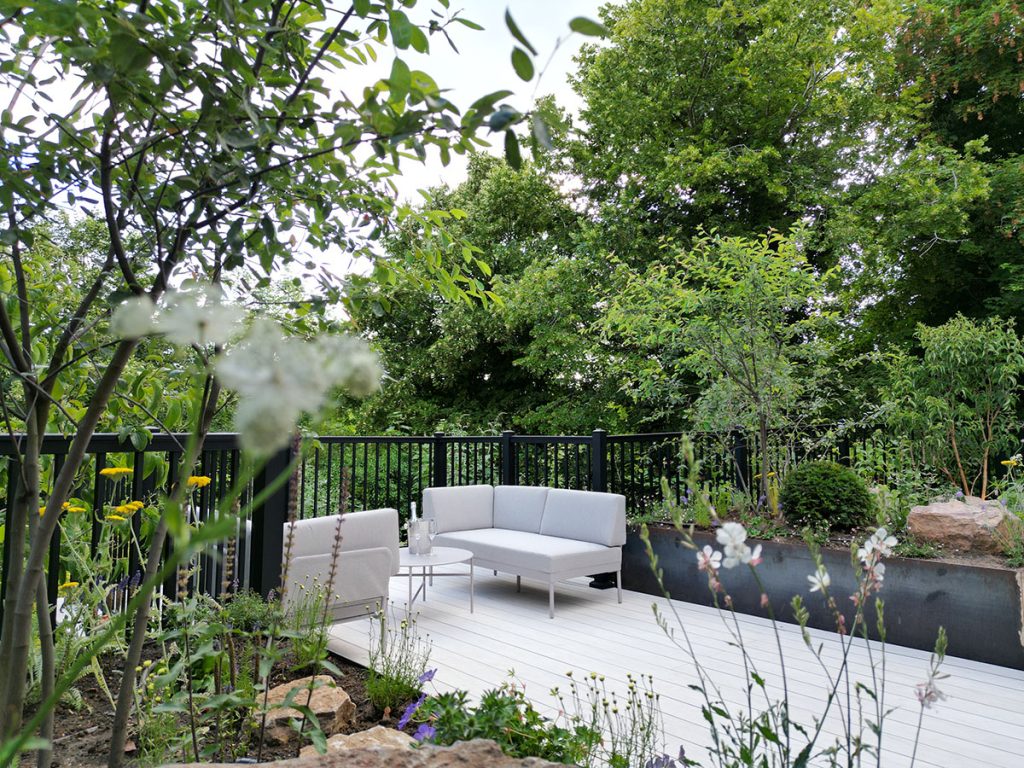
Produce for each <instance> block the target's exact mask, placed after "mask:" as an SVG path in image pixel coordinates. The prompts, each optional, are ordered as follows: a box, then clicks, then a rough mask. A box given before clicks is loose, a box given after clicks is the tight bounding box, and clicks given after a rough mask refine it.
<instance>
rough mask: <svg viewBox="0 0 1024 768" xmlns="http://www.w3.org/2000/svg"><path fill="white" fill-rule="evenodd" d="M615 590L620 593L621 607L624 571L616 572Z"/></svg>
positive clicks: (620, 603) (620, 602)
mask: <svg viewBox="0 0 1024 768" xmlns="http://www.w3.org/2000/svg"><path fill="white" fill-rule="evenodd" d="M615 588H616V589H617V590H618V592H619V605H622V570H621V569H619V570H617V571H616V572H615Z"/></svg>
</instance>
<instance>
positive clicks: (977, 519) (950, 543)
mask: <svg viewBox="0 0 1024 768" xmlns="http://www.w3.org/2000/svg"><path fill="white" fill-rule="evenodd" d="M1008 518H1009V513H1007V511H1006V510H1005V509H1004V508H1003V505H1002V504H1000V503H999V502H998V501H982V500H981V499H979V498H976V497H974V496H968V497H967V498H966V499H965V500H964V501H955V500H954V501H937V502H934V503H932V504H927V505H925V506H922V507H914V508H913V509H911V510H910V516H909V517H908V518H907V528H908V529H909V531H910V532H911V533H912V534H913V535H914V538H916V539H918V540H920V541H928V542H931V543H933V544H938V545H939V546H941V547H943V548H945V549H948V550H953V551H956V552H984V553H990V554H999V553H1000V552H1001V551H1002V547H1001V545H1000V543H999V542H1000V538H1001V537H1005V536H1006V535H1007V533H1008V530H1009V526H1010V522H1009V519H1008Z"/></svg>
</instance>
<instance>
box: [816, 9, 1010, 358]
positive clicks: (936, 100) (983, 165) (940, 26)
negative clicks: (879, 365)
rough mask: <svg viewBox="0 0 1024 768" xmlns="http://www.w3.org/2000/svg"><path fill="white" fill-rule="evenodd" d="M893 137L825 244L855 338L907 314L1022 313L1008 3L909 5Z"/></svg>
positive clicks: (866, 341) (902, 29) (900, 40)
mask: <svg viewBox="0 0 1024 768" xmlns="http://www.w3.org/2000/svg"><path fill="white" fill-rule="evenodd" d="M894 39H895V41H896V46H895V49H894V52H895V54H896V63H897V69H896V71H895V79H894V80H893V81H891V82H888V83H887V82H886V80H885V78H876V82H877V87H878V88H879V89H880V90H882V91H885V92H888V93H889V94H890V99H891V100H892V101H893V102H904V103H905V104H906V105H908V106H913V105H916V107H915V109H914V110H913V112H912V113H911V117H912V119H910V120H904V121H903V122H902V124H901V125H900V126H898V135H901V136H902V139H901V143H900V144H897V145H895V146H892V147H891V148H890V151H888V152H887V153H886V154H885V155H880V156H879V157H878V158H877V160H876V162H875V168H876V172H875V173H874V174H873V175H872V176H870V177H867V178H865V179H861V180H858V181H857V182H856V183H854V184H853V185H851V187H850V189H849V191H848V195H847V197H846V199H845V201H844V203H843V205H842V206H841V208H840V209H839V211H838V213H837V215H836V216H835V217H834V220H833V221H832V222H830V232H829V233H828V237H831V238H834V239H833V241H832V242H831V243H830V244H829V246H828V247H830V248H832V249H833V250H834V252H836V253H837V259H839V260H842V261H844V262H845V263H846V264H848V265H850V266H851V267H852V268H851V269H850V270H848V275H849V280H850V286H851V297H852V299H853V300H854V301H856V302H859V303H862V304H865V305H867V306H866V308H865V311H863V313H862V314H863V320H864V322H863V326H862V328H863V334H862V336H863V340H862V346H868V345H870V344H871V343H872V339H877V338H879V337H881V338H889V339H892V340H894V341H898V342H900V343H909V342H912V341H913V338H914V333H915V329H916V326H917V324H918V323H924V324H926V325H932V326H935V325H941V324H943V323H945V322H946V321H947V320H949V319H950V318H951V317H953V316H954V315H955V314H957V313H962V314H964V315H966V316H968V317H975V318H981V317H985V316H990V315H1002V316H1005V317H1014V318H1017V319H1018V320H1019V319H1021V318H1022V312H1024V282H1022V280H1024V228H1022V221H1024V192H1022V190H1024V175H1022V174H1024V165H1022V162H1021V159H1022V157H1024V154H1022V153H1024V79H1022V72H1024V69H1022V66H1021V61H1022V49H1024V19H1022V16H1021V10H1020V8H1019V7H1018V6H1017V4H1015V3H1005V2H999V1H997V0H990V1H988V2H977V3H960V2H956V0H937V1H934V0H933V1H929V2H919V3H916V4H914V6H913V7H912V8H911V10H910V11H909V13H908V14H907V16H906V18H905V19H904V20H903V21H902V23H901V24H900V25H899V26H898V27H897V28H896V31H895V35H894Z"/></svg>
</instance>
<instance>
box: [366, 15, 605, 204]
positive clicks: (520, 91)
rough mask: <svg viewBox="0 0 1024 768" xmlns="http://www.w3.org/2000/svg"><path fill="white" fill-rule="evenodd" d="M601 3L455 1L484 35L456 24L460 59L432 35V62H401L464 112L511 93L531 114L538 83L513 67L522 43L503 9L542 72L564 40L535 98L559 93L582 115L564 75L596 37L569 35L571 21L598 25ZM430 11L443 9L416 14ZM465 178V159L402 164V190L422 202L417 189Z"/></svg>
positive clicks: (413, 58) (410, 56) (410, 58)
mask: <svg viewBox="0 0 1024 768" xmlns="http://www.w3.org/2000/svg"><path fill="white" fill-rule="evenodd" d="M602 5H605V2H602V0H462V2H461V3H459V2H458V0H452V4H451V8H452V10H453V11H454V10H457V9H459V8H463V9H464V11H463V13H462V14H461V16H462V17H463V18H466V19H470V20H471V21H475V22H476V23H477V24H479V25H481V26H482V27H484V31H482V32H478V31H475V30H472V29H469V28H468V27H464V26H462V25H461V24H453V25H452V26H451V27H449V33H450V34H451V35H452V39H453V40H454V41H455V44H456V46H458V48H459V53H458V54H456V53H455V52H454V51H452V49H451V47H450V46H449V45H448V43H447V42H445V40H444V38H443V37H440V36H438V35H433V36H432V37H431V38H430V41H431V43H430V45H431V50H430V54H429V56H424V55H421V54H417V53H416V52H414V51H411V50H410V51H408V52H404V53H403V54H402V58H404V59H405V60H406V61H407V62H408V64H409V66H410V67H412V68H414V69H422V70H423V71H424V72H426V73H427V74H429V75H431V76H432V77H433V78H434V79H435V80H436V81H437V83H438V85H440V86H441V87H442V88H449V89H450V91H449V93H448V94H447V97H448V99H449V101H451V102H453V103H454V104H456V105H457V106H458V107H459V108H460V109H465V108H466V107H467V106H468V105H469V104H471V103H472V102H473V101H475V100H476V99H477V98H479V97H480V96H483V95H484V94H486V93H491V92H493V91H497V90H510V91H513V92H514V95H513V96H510V97H509V98H508V99H507V101H508V102H509V103H511V104H513V105H514V106H516V107H517V108H519V109H521V110H525V109H528V108H529V107H530V105H531V103H532V97H533V96H534V89H535V88H537V84H536V82H531V83H524V82H523V81H522V80H520V79H519V78H518V77H517V76H516V74H515V71H514V70H513V69H512V64H511V61H510V58H509V57H510V55H511V53H512V48H513V46H514V45H516V42H515V40H514V39H513V37H512V35H511V34H510V33H509V31H508V28H507V27H506V26H505V9H506V8H508V9H509V10H511V12H512V17H513V18H514V19H515V21H516V24H517V25H518V26H519V29H520V30H521V31H522V33H523V34H524V35H525V36H526V39H527V40H529V41H530V43H531V44H532V45H533V47H534V48H536V49H537V52H538V53H539V54H540V55H539V56H538V57H537V60H536V62H535V63H536V64H537V69H538V71H539V70H540V69H541V68H542V67H543V66H544V63H545V62H547V60H548V57H549V56H551V54H552V51H555V48H556V45H557V43H558V40H559V39H562V40H563V43H562V45H561V46H560V47H559V48H558V50H557V52H556V53H555V55H554V57H553V58H552V59H551V63H550V65H549V66H548V68H547V71H546V72H545V73H544V76H543V79H542V80H541V82H540V85H539V88H538V89H537V92H536V95H537V96H543V95H545V94H554V95H555V97H556V99H557V101H558V103H559V105H561V106H562V107H564V108H567V109H569V110H570V111H572V112H576V111H578V109H579V105H580V101H579V98H578V97H577V96H576V94H575V93H574V92H573V91H572V89H571V88H570V87H569V85H568V82H567V80H566V76H567V75H568V73H569V72H572V71H573V70H574V68H575V65H574V64H573V61H572V59H573V56H575V55H576V52H577V51H578V50H579V47H580V45H581V44H582V43H583V42H585V41H587V40H590V41H593V40H594V38H585V37H583V36H581V35H578V34H574V33H572V32H570V30H569V20H570V19H573V18H575V17H576V16H587V17H589V18H592V19H597V18H598V9H599V8H600V7H601V6H602ZM431 7H435V8H436V7H438V6H436V5H434V4H433V3H419V4H417V6H416V8H415V9H414V10H415V11H420V10H421V8H425V9H429V8H431ZM427 12H429V10H428V11H427ZM413 18H419V16H414V17H413ZM383 58H384V57H382V62H381V63H382V64H383V63H384V62H383ZM390 68H391V63H390V60H389V61H388V62H387V64H386V66H385V67H384V68H383V73H382V74H380V75H379V76H380V77H386V76H387V73H388V71H390ZM501 146H502V137H501V136H500V135H498V136H497V137H496V142H495V146H494V150H493V151H494V152H496V153H500V152H501ZM465 176H466V161H465V158H463V157H460V156H457V155H453V157H452V162H451V163H450V164H449V166H448V167H447V168H445V167H444V166H442V165H441V163H440V161H439V160H438V158H437V154H436V152H435V153H431V154H430V155H428V162H427V163H426V164H420V163H416V162H408V163H403V164H402V179H401V180H400V181H399V182H398V186H399V190H400V194H401V196H402V197H403V198H404V199H407V200H418V199H419V195H417V194H416V190H417V189H424V188H427V187H433V186H437V185H438V184H440V183H442V182H445V183H447V184H449V185H450V186H454V185H456V184H458V183H459V182H461V181H462V180H464V179H465Z"/></svg>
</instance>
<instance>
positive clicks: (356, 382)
mask: <svg viewBox="0 0 1024 768" xmlns="http://www.w3.org/2000/svg"><path fill="white" fill-rule="evenodd" d="M215 370H216V374H217V378H218V379H219V380H220V382H221V384H223V385H224V386H225V387H227V388H228V389H233V390H235V391H236V392H237V393H238V397H239V404H238V407H237V409H236V411H235V428H236V429H237V430H238V432H239V433H240V435H241V437H240V440H241V443H242V447H243V448H246V449H247V450H251V451H254V452H256V453H262V454H265V453H269V452H272V451H274V450H276V449H278V448H282V447H284V446H285V445H287V444H288V441H289V439H290V438H291V435H292V433H293V432H294V430H295V425H296V424H297V423H298V420H299V418H300V417H301V416H302V414H303V413H316V412H317V411H319V410H320V409H321V408H322V407H323V405H324V403H325V402H326V400H327V396H328V394H329V393H330V391H331V390H332V389H333V388H335V387H338V386H343V387H346V388H348V389H349V391H351V392H352V393H353V394H357V395H362V394H368V393H369V392H371V391H373V389H374V388H375V387H376V385H377V384H378V383H379V380H380V366H379V364H378V363H377V358H376V356H374V355H373V353H372V352H370V350H369V348H368V347H367V346H366V345H365V344H364V343H363V342H361V341H358V340H355V339H351V338H348V337H326V338H319V339H316V340H314V341H304V340H303V339H298V338H293V337H287V336H285V335H284V333H283V332H282V331H281V328H280V326H278V324H277V323H275V322H273V321H271V320H267V319H260V320H257V321H256V322H255V323H253V325H252V328H251V329H250V330H249V332H248V333H247V334H246V336H245V338H244V339H242V341H241V342H240V343H239V344H238V345H237V346H235V347H234V348H233V349H231V350H229V351H228V352H227V353H225V354H223V355H221V356H220V357H219V358H218V359H217V360H216V362H215Z"/></svg>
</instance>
